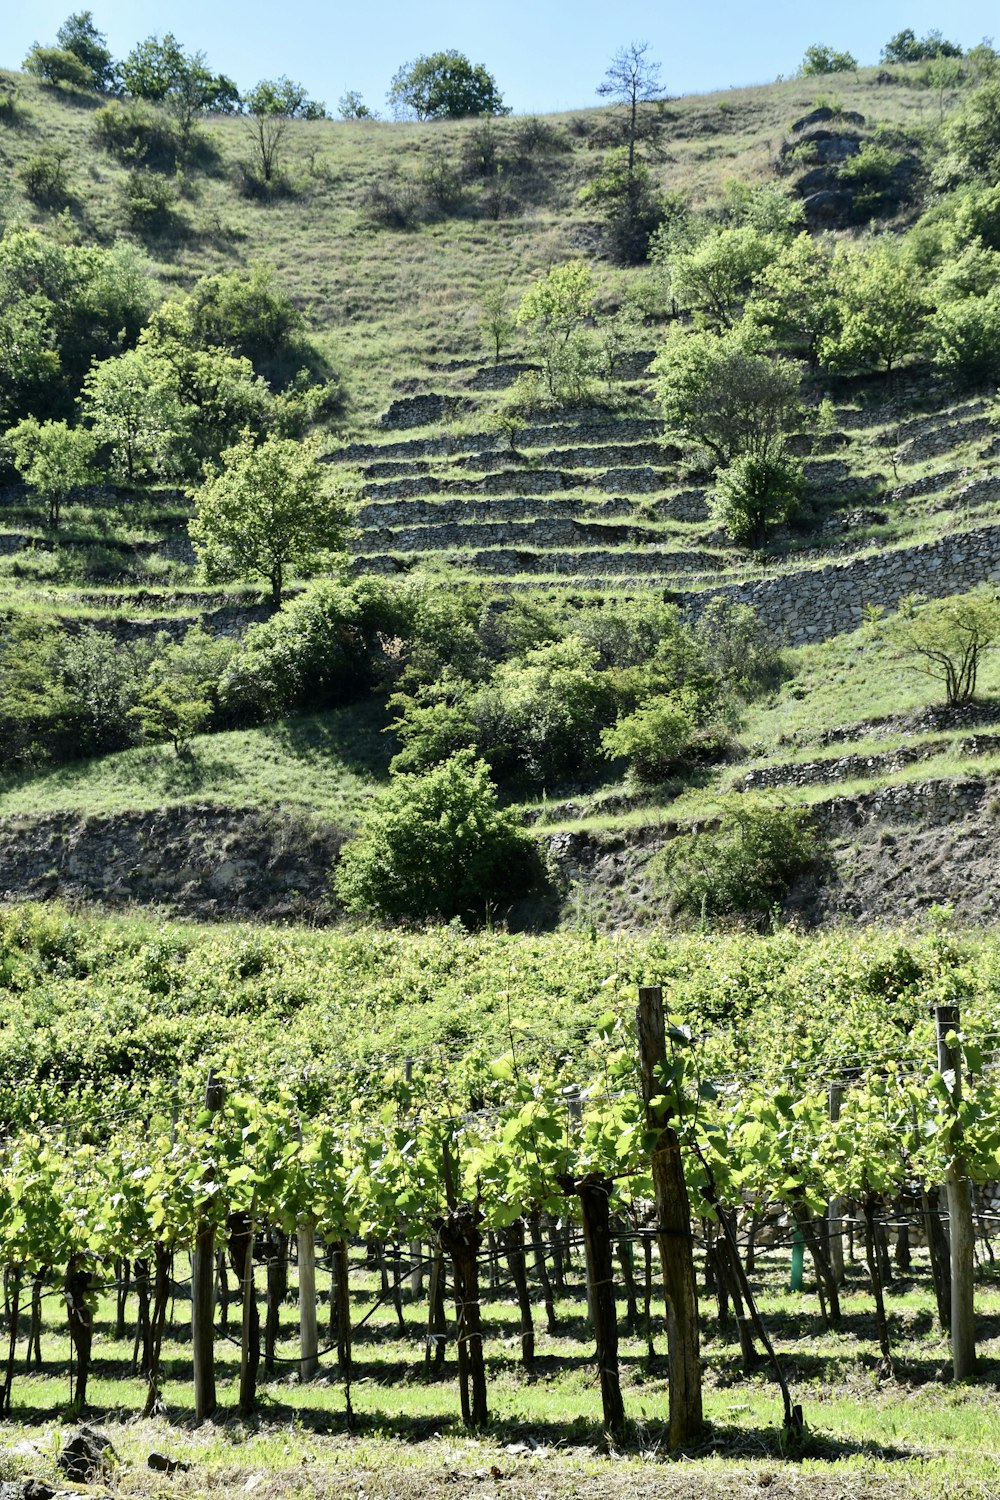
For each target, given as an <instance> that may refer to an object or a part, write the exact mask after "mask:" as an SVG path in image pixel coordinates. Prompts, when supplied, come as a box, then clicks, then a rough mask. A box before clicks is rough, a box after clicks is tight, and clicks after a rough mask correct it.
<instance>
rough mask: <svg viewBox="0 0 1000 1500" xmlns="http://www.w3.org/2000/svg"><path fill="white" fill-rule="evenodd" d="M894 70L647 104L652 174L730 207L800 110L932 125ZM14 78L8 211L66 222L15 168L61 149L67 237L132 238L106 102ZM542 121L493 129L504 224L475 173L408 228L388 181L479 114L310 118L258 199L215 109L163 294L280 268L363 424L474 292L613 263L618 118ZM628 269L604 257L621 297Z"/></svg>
mask: <svg viewBox="0 0 1000 1500" xmlns="http://www.w3.org/2000/svg"><path fill="white" fill-rule="evenodd" d="M913 71H914V70H910V72H911V73H912V72H913ZM897 74H898V77H897V82H896V83H895V84H894V85H893V86H892V87H889V88H878V87H877V86H875V84H874V78H875V75H876V70H875V69H862V70H861V71H860V72H859V73H857V74H842V75H838V76H837V77H836V78H835V79H832V80H829V81H826V80H823V79H796V80H789V81H787V82H781V83H775V84H770V85H766V86H762V87H758V88H751V89H729V90H725V91H722V92H719V93H715V94H703V95H695V96H691V97H688V98H680V99H675V100H671V101H669V103H667V104H665V105H662V106H658V105H649V106H645V107H644V109H643V124H644V128H645V129H646V130H648V132H649V142H650V143H649V150H648V155H649V157H650V161H651V166H652V171H653V173H654V176H655V178H656V180H657V182H659V183H660V184H661V185H662V186H663V187H664V188H666V189H668V190H670V191H677V192H682V193H684V194H686V195H688V196H689V197H690V198H691V200H692V202H693V204H694V206H695V207H696V208H704V207H706V206H710V205H713V204H715V203H717V202H718V200H719V197H720V194H721V190H722V188H723V185H724V184H725V183H726V181H728V180H729V179H730V178H738V179H741V180H745V181H751V182H752V181H764V180H767V179H769V178H770V177H771V176H772V175H773V172H774V168H775V163H776V161H777V158H778V153H779V150H780V147H781V145H782V142H783V140H784V139H785V137H786V133H787V131H788V129H789V126H790V125H791V123H792V121H794V120H795V119H796V118H797V117H799V116H801V115H802V114H804V113H805V112H806V111H808V110H810V109H811V108H813V107H814V106H815V105H816V104H817V103H821V102H824V101H827V100H830V99H834V98H835V99H836V101H837V102H838V103H839V104H841V105H842V106H843V107H844V108H845V109H847V110H858V111H860V112H861V113H863V114H864V115H865V116H866V118H867V120H868V121H869V124H870V125H871V126H872V127H875V126H877V125H878V124H879V123H880V122H886V123H888V124H892V125H901V126H905V127H907V128H910V127H913V128H916V129H920V128H922V127H923V126H929V125H932V124H934V123H935V121H936V117H937V113H938V100H937V96H936V94H935V93H933V92H932V91H930V90H928V88H927V87H926V86H921V85H920V84H918V82H917V81H916V79H915V78H914V77H909V76H908V74H907V70H906V69H902V70H897ZM17 87H18V90H19V105H18V112H17V115H16V123H15V125H14V126H12V127H7V128H2V127H0V161H2V162H3V164H4V166H5V167H6V168H7V170H8V173H9V179H10V187H9V189H8V196H7V201H6V206H5V212H6V214H7V215H8V216H10V215H18V216H22V217H24V219H25V220H26V221H27V222H29V223H40V224H41V223H44V224H46V225H51V224H52V222H53V212H52V211H51V210H47V209H46V210H39V209H38V207H37V206H36V205H34V204H32V202H31V201H30V199H29V198H28V197H27V195H26V194H25V192H24V189H23V185H22V184H21V183H20V182H19V181H18V179H17V176H16V174H17V172H18V170H19V169H20V168H21V167H23V165H24V164H25V162H26V161H27V160H28V159H29V158H30V157H31V156H32V155H34V154H35V153H37V152H38V151H39V150H51V149H55V150H64V151H65V152H66V153H67V154H66V161H65V172H66V178H67V202H66V207H65V209H63V210H62V211H63V212H64V213H65V214H66V221H65V224H64V227H63V229H62V231H61V232H63V233H66V234H70V235H73V234H76V235H81V236H83V237H85V238H88V239H89V238H92V237H93V238H96V239H98V240H101V241H108V240H110V239H112V238H113V237H115V236H116V235H118V234H121V233H122V232H123V229H124V219H123V214H122V209H121V204H120V201H119V194H120V191H121V188H122V185H123V183H124V181H125V179H126V176H127V172H126V169H125V168H124V167H123V166H121V165H119V164H118V163H116V162H115V161H113V160H112V159H111V158H110V157H109V156H108V155H107V153H106V152H103V151H101V149H100V148H99V146H98V145H97V144H96V143H95V140H94V127H93V115H94V112H95V109H96V108H97V107H98V105H99V103H100V101H99V100H98V99H97V97H96V96H87V95H84V94H73V93H68V92H66V91H60V90H53V89H50V88H47V87H45V86H43V85H41V84H39V83H38V82H36V81H35V80H33V79H31V78H30V77H29V76H27V75H23V74H22V75H18V76H17ZM529 124H530V122H528V121H526V120H523V119H511V120H498V121H496V122H493V123H491V125H490V127H489V129H490V131H491V132H492V134H493V135H494V136H495V139H496V143H497V146H496V149H497V151H498V153H499V156H500V158H501V159H502V160H503V161H504V162H505V163H507V170H506V173H505V176H506V177H507V178H509V180H510V199H509V201H508V202H506V203H505V204H504V205H503V207H502V212H501V217H500V218H499V219H497V220H493V219H491V218H490V217H489V216H488V215H489V213H491V212H492V210H491V209H490V208H489V207H488V206H487V205H485V204H484V201H483V200H484V187H483V179H481V178H479V179H477V177H476V176H475V175H472V176H471V177H469V178H466V180H465V182H464V183H463V184H462V186H461V189H460V203H459V205H458V207H457V211H452V212H446V213H445V212H442V213H440V214H438V215H437V219H438V222H430V223H425V224H421V225H420V226H419V227H417V228H415V229H413V230H410V231H393V230H386V229H383V228H379V227H377V226H375V225H373V224H372V223H371V220H370V217H369V214H368V211H367V207H366V200H367V197H368V195H369V194H370V192H371V190H372V188H373V187H376V186H383V185H385V184H387V183H389V184H392V183H393V182H394V181H397V180H398V181H399V182H400V183H401V184H403V185H405V184H407V183H409V182H415V181H416V180H418V179H419V178H420V177H421V175H422V174H426V173H427V172H428V171H429V170H430V169H431V168H433V167H435V166H437V165H438V164H440V163H442V162H443V163H445V164H447V166H449V167H450V168H452V169H459V170H461V166H462V162H463V159H464V160H465V161H466V162H468V161H469V159H470V157H471V158H472V159H474V157H475V148H476V144H477V140H478V139H479V133H480V132H481V130H482V126H479V125H477V124H476V123H475V122H471V121H458V122H451V121H441V122H434V123H431V124H408V123H395V122H393V123H389V122H382V121H378V122H357V121H348V122H340V121H330V120H319V121H305V120H294V121H292V122H290V127H289V131H288V134H287V137H286V139H287V151H286V153H285V164H286V167H287V171H288V175H289V178H290V179H291V183H292V191H291V192H290V193H289V194H288V195H287V196H276V197H275V198H274V199H273V200H272V201H270V202H266V203H261V202H254V201H248V200H246V199H244V198H242V197H241V196H240V193H239V191H238V189H237V187H236V186H235V185H234V180H233V174H234V171H235V169H236V168H237V167H238V164H239V162H240V161H243V160H246V158H247V155H248V144H247V139H246V125H245V123H244V122H243V121H242V120H240V119H239V118H230V117H226V116H216V117H213V118H212V119H211V120H210V121H209V122H208V123H207V124H206V125H205V127H204V134H205V136H206V138H207V141H208V143H209V165H208V168H207V169H206V170H199V171H197V172H196V173H190V174H188V177H187V178H186V179H185V180H183V181H182V183H181V190H180V197H179V201H178V203H177V208H176V223H175V226H174V227H173V228H172V229H171V230H170V231H168V232H166V233H164V234H155V235H148V236H145V237H143V238H142V240H141V242H142V243H143V244H144V246H145V248H146V249H147V251H148V253H149V254H150V256H151V257H152V259H153V261H154V263H155V265H156V267H157V270H158V273H159V275H160V276H161V278H162V280H163V282H164V284H165V285H166V286H170V285H175V284H177V285H182V286H184V285H189V284H190V283H191V281H192V280H193V279H194V278H195V277H196V276H199V275H202V274H205V273H206V272H209V271H216V270H226V269H230V268H232V267H233V266H238V265H241V264H244V263H246V262H247V261H252V260H261V261H264V262H266V263H267V264H269V265H272V266H274V267H275V268H276V270H277V272H278V275H279V279H280V281H281V283H282V285H284V286H285V287H287V288H288V289H289V291H290V292H291V293H292V294H293V296H294V297H295V299H296V301H297V302H298V304H299V305H300V306H301V308H302V309H303V311H304V312H305V313H306V314H307V317H308V319H309V323H310V327H311V329H312V331H313V332H314V334H315V336H316V338H317V340H318V341H319V342H320V344H321V346H322V347H323V349H324V352H326V353H327V354H328V355H329V357H330V358H331V360H332V361H333V363H334V365H335V366H336V367H337V368H340V369H342V370H343V371H344V373H345V376H346V378H347V381H348V385H349V388H350V390H351V395H352V403H353V413H352V423H353V425H356V426H357V427H359V428H360V427H363V426H364V425H365V423H366V422H367V421H369V420H370V419H371V417H372V416H374V415H375V414H376V413H377V412H378V411H380V410H381V409H382V408H383V407H384V405H385V404H386V403H387V400H388V398H389V396H390V393H391V391H392V390H393V389H394V387H397V386H400V385H403V384H404V383H408V382H411V381H413V380H418V379H420V378H423V377H426V376H428V375H430V376H433V375H436V374H437V373H438V372H439V370H440V367H441V366H442V364H445V363H446V362H447V361H448V360H449V359H452V358H468V357H470V355H472V356H474V355H475V353H476V352H477V351H478V348H479V338H478V335H477V332H476V322H477V307H476V304H477V300H478V298H479V296H480V294H481V292H482V290H483V289H484V288H485V287H486V286H489V285H490V284H493V283H497V282H499V283H503V284H508V285H509V286H510V287H511V288H512V290H513V291H514V292H515V293H516V292H519V291H520V290H521V289H522V288H523V287H524V286H526V285H527V283H528V282H529V280H530V279H531V278H532V276H534V275H536V274H537V273H538V272H539V271H542V270H544V269H546V268H547V267H548V266H549V265H550V264H552V263H554V262H558V261H560V260H563V259H565V258H567V257H568V256H572V255H576V254H581V253H582V254H584V255H587V256H592V255H596V256H597V258H598V260H599V261H602V262H605V258H604V255H603V253H602V233H601V226H600V224H599V222H598V221H596V220H595V219H594V217H593V215H592V214H588V212H587V210H586V208H585V207H583V206H581V205H580V203H579V202H578V194H579V190H580V189H581V188H582V187H583V186H584V185H585V184H586V183H587V182H588V181H590V180H591V179H592V178H593V177H594V176H596V175H597V173H598V172H599V171H600V168H601V165H602V162H603V161H604V159H605V157H606V155H607V153H608V151H609V150H612V149H614V148H615V147H616V146H617V145H619V144H620V141H621V139H622V136H621V119H620V117H619V115H618V114H617V112H615V111H613V110H609V109H606V108H600V109H591V110H582V111H579V112H577V113H575V114H572V115H549V116H545V118H544V127H543V129H542V130H540V131H532V130H531V129H529ZM536 135H537V136H539V137H540V139H538V140H535V136H536ZM630 274H631V273H628V272H621V271H619V270H616V269H615V268H614V267H613V266H611V265H610V264H607V263H606V262H605V263H604V264H603V269H602V275H603V278H604V281H605V286H606V296H607V298H608V299H609V300H613V299H614V298H615V297H616V296H617V295H619V293H620V289H621V285H622V282H623V280H625V279H627V277H628V276H629V275H630Z"/></svg>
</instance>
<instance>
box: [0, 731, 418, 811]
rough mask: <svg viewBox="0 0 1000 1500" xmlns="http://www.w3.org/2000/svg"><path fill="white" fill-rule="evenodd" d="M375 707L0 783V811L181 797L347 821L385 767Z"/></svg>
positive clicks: (113, 805) (153, 803)
mask: <svg viewBox="0 0 1000 1500" xmlns="http://www.w3.org/2000/svg"><path fill="white" fill-rule="evenodd" d="M382 722H383V720H382V718H381V715H380V713H379V712H378V710H377V709H375V708H370V709H367V708H366V709H358V708H351V709H334V710H332V711H331V712H329V713H325V714H314V715H309V716H305V717H302V718H295V719H283V720H279V721H278V722H277V723H275V724H268V725H266V726H265V727H263V728H260V729H244V730H232V731H230V732H228V733H224V734H215V735H199V736H197V737H196V738H195V739H194V740H193V741H192V744H191V747H190V750H189V751H188V752H187V753H185V754H183V755H181V756H177V755H175V753H174V751H173V750H172V749H170V748H169V747H168V746H166V745H152V746H148V747H137V748H133V749H129V750H121V751H118V752H117V753H115V754H112V755H106V756H102V757H100V758H98V759H95V760H89V761H82V762H79V763H76V764H71V765H68V766H59V767H57V768H54V769H51V770H45V771H41V772H36V773H34V774H33V775H28V776H21V777H16V778H15V777H9V778H7V779H6V780H4V781H3V782H0V815H2V816H4V817H15V816H23V815H27V814H30V815H40V814H45V813H53V812H80V813H110V812H120V811H124V810H126V809H144V808H152V807H161V806H164V805H171V804H175V803H181V802H192V801H198V802H212V803H219V804H223V805H225V806H227V807H279V806H280V807H296V808H305V809H308V810H309V811H311V812H314V813H316V814H317V815H318V816H319V817H322V818H328V819H329V820H330V821H331V822H333V823H336V824H337V825H338V826H340V827H350V826H352V825H353V824H354V823H355V822H356V820H357V817H358V813H359V811H360V809H361V807H362V806H363V805H364V803H365V801H366V799H367V798H369V797H370V796H371V793H372V791H373V789H374V787H375V786H376V785H377V783H378V781H379V780H380V779H381V778H382V777H383V776H384V774H385V767H386V763H387V761H388V758H389V756H390V754H391V750H390V748H389V745H388V737H387V736H383V735H382V734H381V733H380V731H381V727H382Z"/></svg>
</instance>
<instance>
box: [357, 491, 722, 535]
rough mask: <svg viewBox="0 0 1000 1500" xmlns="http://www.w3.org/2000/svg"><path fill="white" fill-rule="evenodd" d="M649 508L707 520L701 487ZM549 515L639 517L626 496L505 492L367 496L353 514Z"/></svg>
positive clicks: (378, 519) (423, 518)
mask: <svg viewBox="0 0 1000 1500" xmlns="http://www.w3.org/2000/svg"><path fill="white" fill-rule="evenodd" d="M649 508H650V510H651V511H652V513H653V514H654V515H655V516H656V518H657V520H661V521H679V522H684V523H687V522H701V521H706V520H707V519H708V501H707V500H706V498H705V491H704V490H678V491H676V492H675V493H674V494H672V495H666V496H664V497H663V498H661V499H658V500H655V501H653V502H652V504H651V505H650V507H649ZM540 516H550V517H553V518H555V519H559V520H567V519H573V520H577V519H579V520H594V521H597V520H620V519H630V518H637V519H638V518H639V517H637V511H636V506H635V503H634V501H632V500H631V499H629V498H628V497H627V496H625V495H616V496H613V497H611V498H610V499H606V500H596V499H595V500H591V499H589V498H584V497H582V496H579V495H563V494H560V495H553V496H548V495H546V496H542V497H541V498H539V497H537V496H533V495H507V496H499V497H495V498H494V497H486V498H479V497H470V498H467V499H442V500H433V499H427V498H423V497H415V498H413V499H403V500H369V501H367V502H366V503H365V504H363V505H361V506H360V507H359V509H358V512H357V522H358V525H359V526H360V527H362V528H369V527H376V528H377V527H386V526H435V525H444V526H450V525H454V524H455V523H456V522H463V521H530V520H534V519H535V518H536V517H540Z"/></svg>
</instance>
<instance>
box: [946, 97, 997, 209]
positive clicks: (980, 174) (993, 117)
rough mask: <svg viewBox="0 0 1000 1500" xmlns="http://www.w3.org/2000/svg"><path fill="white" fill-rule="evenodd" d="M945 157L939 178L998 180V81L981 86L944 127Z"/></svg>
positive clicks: (994, 181)
mask: <svg viewBox="0 0 1000 1500" xmlns="http://www.w3.org/2000/svg"><path fill="white" fill-rule="evenodd" d="M945 147H946V151H947V154H946V157H945V161H944V163H943V165H942V168H941V171H940V174H939V175H940V176H942V177H943V178H945V179H948V180H951V181H954V182H967V181H968V179H969V178H970V177H972V178H981V179H983V180H984V181H985V182H986V183H987V184H988V185H990V186H993V185H994V184H995V183H996V181H997V179H998V177H1000V78H991V79H989V80H988V81H987V82H986V83H984V84H982V85H981V86H980V87H979V88H978V89H976V90H975V92H974V93H973V94H972V95H971V96H970V97H969V99H968V100H967V101H966V104H965V106H964V108H963V109H962V110H960V111H959V113H958V114H957V115H956V116H955V117H954V118H953V119H952V120H950V121H949V122H948V124H947V125H946V127H945Z"/></svg>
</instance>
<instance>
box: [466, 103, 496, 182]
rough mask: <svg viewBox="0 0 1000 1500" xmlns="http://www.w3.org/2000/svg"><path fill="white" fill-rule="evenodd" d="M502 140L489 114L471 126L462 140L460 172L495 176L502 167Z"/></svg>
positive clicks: (477, 175)
mask: <svg viewBox="0 0 1000 1500" xmlns="http://www.w3.org/2000/svg"><path fill="white" fill-rule="evenodd" d="M502 146H503V141H502V138H501V135H500V132H499V130H498V129H497V127H496V125H495V124H494V123H493V120H492V118H491V117H490V116H487V117H486V118H485V119H483V120H480V121H478V122H477V123H476V124H475V125H473V126H472V128H471V130H469V131H468V132H467V133H466V135H465V138H464V140H463V142H462V172H463V174H464V175H465V176H466V177H495V176H496V174H497V172H498V171H499V170H500V169H501V168H502V167H503V165H504V162H503V151H502Z"/></svg>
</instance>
